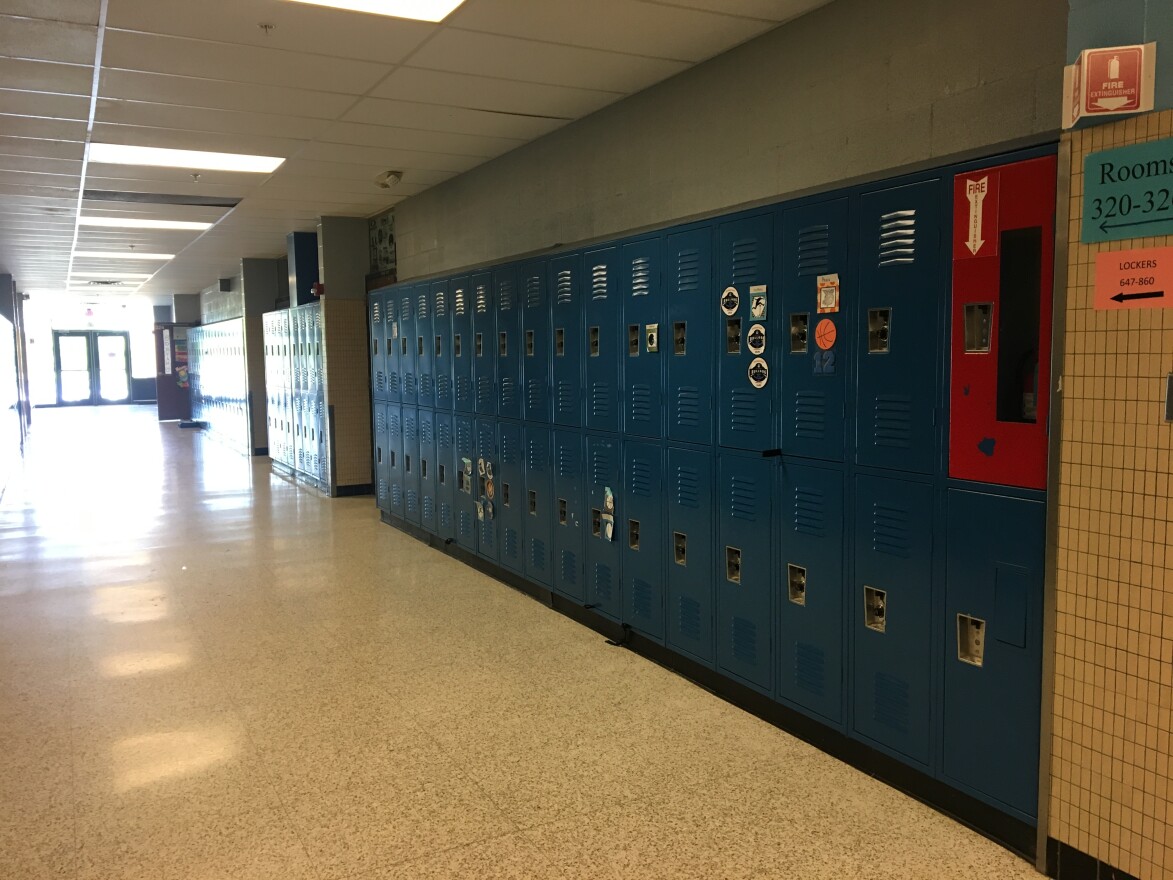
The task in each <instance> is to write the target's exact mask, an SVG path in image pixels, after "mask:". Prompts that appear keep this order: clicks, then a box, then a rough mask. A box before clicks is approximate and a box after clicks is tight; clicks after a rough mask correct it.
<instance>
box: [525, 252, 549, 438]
mask: <svg viewBox="0 0 1173 880" xmlns="http://www.w3.org/2000/svg"><path fill="white" fill-rule="evenodd" d="M518 286H519V288H520V290H521V295H522V297H523V300H522V302H523V305H524V307H523V308H522V312H521V331H522V342H521V349H522V357H521V361H522V367H521V375H522V379H523V381H524V382H525V393H524V394H523V395H522V418H523V419H524V420H525V421H527V422H542V423H547V422H549V421H550V415H551V413H550V352H551V348H552V347H551V345H550V297H549V290H548V287H547V284H546V261H545V260H539V261H537V262H533V263H527V264H526V265H525V266H523V267H522V269H521V273H520V275H519V278H518Z"/></svg>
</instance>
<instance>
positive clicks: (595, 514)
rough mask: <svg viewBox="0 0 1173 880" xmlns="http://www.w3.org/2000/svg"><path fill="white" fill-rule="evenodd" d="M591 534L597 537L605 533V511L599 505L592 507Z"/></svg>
mask: <svg viewBox="0 0 1173 880" xmlns="http://www.w3.org/2000/svg"><path fill="white" fill-rule="evenodd" d="M591 534H592V535H593V536H594V537H596V538H599V537H602V534H603V511H601V510H599V509H598V508H597V507H592V508H591Z"/></svg>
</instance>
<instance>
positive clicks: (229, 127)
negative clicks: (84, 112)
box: [0, 96, 330, 158]
mask: <svg viewBox="0 0 1173 880" xmlns="http://www.w3.org/2000/svg"><path fill="white" fill-rule="evenodd" d="M2 100H3V99H2V96H0V101H2ZM95 121H97V122H102V123H109V124H113V125H137V126H151V127H160V128H170V129H172V130H177V131H178V130H183V129H186V130H189V131H197V132H201V133H204V134H219V135H237V134H244V135H253V136H256V137H281V138H290V139H294V138H304V139H306V140H310V139H312V138H315V137H317V136H318V135H320V134H322V133H323V132H324V131H325V130H326V129H327V127H328V126H329V124H330V123H329V122H327V121H326V120H323V119H305V118H298V117H295V116H275V115H272V114H266V113H242V112H240V111H238V110H207V109H204V108H194V107H175V106H171V105H169V104H144V103H141V102H138V101H112V100H109V99H106V98H102V99H99V101H98V109H97V113H96V114H95ZM220 149H221V151H223V152H226V153H239V152H242V151H241V150H239V149H237V148H235V147H234V146H233V142H232V140H231V139H230V138H229V139H222V142H221V146H220ZM282 158H284V157H282Z"/></svg>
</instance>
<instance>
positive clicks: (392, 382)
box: [387, 373, 399, 394]
mask: <svg viewBox="0 0 1173 880" xmlns="http://www.w3.org/2000/svg"><path fill="white" fill-rule="evenodd" d="M387 390H388V391H389V392H391V393H392V394H395V393H397V392H398V391H399V374H398V373H392V374H391V375H390V376H388V377H387Z"/></svg>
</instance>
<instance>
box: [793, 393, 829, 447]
mask: <svg viewBox="0 0 1173 880" xmlns="http://www.w3.org/2000/svg"><path fill="white" fill-rule="evenodd" d="M826 403H827V401H826V395H824V394H823V393H822V392H821V391H796V392H795V394H794V436H795V437H804V438H808V439H811V440H821V439H823V435H824V434H825V433H826V429H827V406H826Z"/></svg>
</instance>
